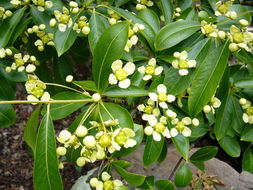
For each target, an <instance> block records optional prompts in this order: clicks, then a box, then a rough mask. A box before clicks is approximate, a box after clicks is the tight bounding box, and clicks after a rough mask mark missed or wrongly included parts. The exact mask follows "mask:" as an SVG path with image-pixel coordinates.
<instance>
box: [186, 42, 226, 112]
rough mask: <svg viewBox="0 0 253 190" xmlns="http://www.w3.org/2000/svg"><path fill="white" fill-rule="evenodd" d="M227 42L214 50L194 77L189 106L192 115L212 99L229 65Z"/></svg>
mask: <svg viewBox="0 0 253 190" xmlns="http://www.w3.org/2000/svg"><path fill="white" fill-rule="evenodd" d="M228 55H229V51H228V48H227V43H225V44H224V45H221V46H219V47H218V48H216V49H215V50H213V51H212V52H211V53H210V54H209V56H207V57H206V59H205V60H204V61H203V62H202V63H201V65H200V67H199V69H198V71H197V72H196V75H195V78H194V79H193V82H192V86H191V92H190V95H189V101H188V107H189V112H190V114H191V115H192V116H195V115H197V114H198V113H199V112H200V111H201V110H202V109H203V107H204V106H205V105H206V104H207V103H208V102H209V101H210V99H211V98H212V96H213V95H214V93H215V90H216V89H217V87H218V84H219V82H220V80H221V78H222V76H223V73H224V71H225V69H226V67H227V59H228Z"/></svg>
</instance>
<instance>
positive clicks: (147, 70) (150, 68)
mask: <svg viewBox="0 0 253 190" xmlns="http://www.w3.org/2000/svg"><path fill="white" fill-rule="evenodd" d="M138 71H139V72H140V73H142V74H144V76H143V80H146V81H147V80H150V79H151V78H152V77H154V76H157V75H160V74H161V73H162V72H163V67H162V66H158V65H157V64H156V59H155V58H151V59H150V60H149V61H148V64H147V65H146V66H141V67H139V68H138Z"/></svg>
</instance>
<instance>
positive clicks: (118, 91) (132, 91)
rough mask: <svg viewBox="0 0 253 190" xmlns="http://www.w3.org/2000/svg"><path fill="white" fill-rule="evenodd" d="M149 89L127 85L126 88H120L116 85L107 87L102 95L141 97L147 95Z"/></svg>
mask: <svg viewBox="0 0 253 190" xmlns="http://www.w3.org/2000/svg"><path fill="white" fill-rule="evenodd" d="M148 93H149V91H147V90H145V89H143V88H139V87H137V86H133V85H131V86H129V87H128V88H124V89H123V88H120V87H118V86H112V87H110V88H107V89H106V91H105V92H104V94H103V95H104V96H108V97H115V98H123V97H142V96H148Z"/></svg>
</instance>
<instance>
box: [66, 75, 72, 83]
mask: <svg viewBox="0 0 253 190" xmlns="http://www.w3.org/2000/svg"><path fill="white" fill-rule="evenodd" d="M73 78H74V77H73V76H72V75H68V76H67V77H66V82H72V81H73Z"/></svg>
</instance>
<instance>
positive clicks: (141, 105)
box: [137, 104, 145, 112]
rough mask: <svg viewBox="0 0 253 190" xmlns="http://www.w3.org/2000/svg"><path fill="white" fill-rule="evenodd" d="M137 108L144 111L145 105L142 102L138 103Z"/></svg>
mask: <svg viewBox="0 0 253 190" xmlns="http://www.w3.org/2000/svg"><path fill="white" fill-rule="evenodd" d="M137 109H138V110H139V111H142V112H143V111H144V109H145V105H144V104H140V105H138V106H137Z"/></svg>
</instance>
